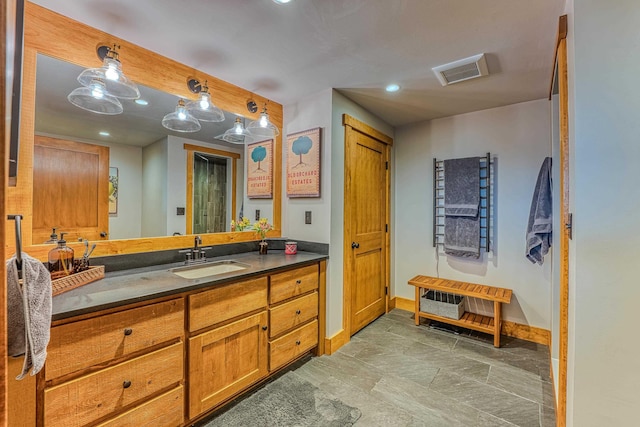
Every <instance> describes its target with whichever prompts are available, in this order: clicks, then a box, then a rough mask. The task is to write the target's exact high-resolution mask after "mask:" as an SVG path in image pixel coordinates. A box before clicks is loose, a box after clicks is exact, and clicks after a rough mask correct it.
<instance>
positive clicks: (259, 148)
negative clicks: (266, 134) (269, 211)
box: [246, 139, 273, 199]
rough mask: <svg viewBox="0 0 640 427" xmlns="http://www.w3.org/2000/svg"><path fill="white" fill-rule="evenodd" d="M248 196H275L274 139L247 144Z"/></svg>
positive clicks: (255, 197)
mask: <svg viewBox="0 0 640 427" xmlns="http://www.w3.org/2000/svg"><path fill="white" fill-rule="evenodd" d="M246 157H247V197H248V198H250V199H271V198H273V139H269V140H267V141H262V142H255V143H253V144H249V145H247V156H246Z"/></svg>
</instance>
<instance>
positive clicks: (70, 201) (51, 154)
mask: <svg viewBox="0 0 640 427" xmlns="http://www.w3.org/2000/svg"><path fill="white" fill-rule="evenodd" d="M53 227H55V228H57V230H58V234H59V233H60V232H66V233H68V234H67V235H66V236H65V239H66V240H67V241H76V240H78V239H79V238H82V239H89V240H105V239H107V238H108V235H109V147H104V146H101V145H93V144H85V143H81V142H74V141H66V140H62V139H55V138H48V137H44V136H36V137H35V139H34V153H33V237H32V244H38V243H43V242H45V241H47V240H49V235H50V234H51V229H52V228H53Z"/></svg>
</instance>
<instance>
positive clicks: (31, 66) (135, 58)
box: [5, 2, 283, 260]
mask: <svg viewBox="0 0 640 427" xmlns="http://www.w3.org/2000/svg"><path fill="white" fill-rule="evenodd" d="M113 44H117V45H119V46H120V49H119V54H120V58H122V62H123V68H124V71H125V73H126V74H127V76H128V77H129V78H130V79H131V80H133V81H135V82H138V83H141V84H144V85H146V86H149V87H152V88H154V89H158V90H161V91H164V92H167V93H171V94H174V95H176V96H180V97H183V98H185V99H194V98H195V96H194V94H192V93H191V92H190V91H189V90H188V88H187V84H186V82H187V79H188V78H189V77H195V78H197V79H199V80H200V81H204V80H207V81H208V84H209V88H210V90H211V93H212V99H213V102H214V103H215V104H216V105H217V106H218V107H220V108H221V109H223V110H226V111H229V112H231V113H234V114H238V115H242V116H245V117H246V118H247V119H249V120H254V119H257V118H258V117H259V113H250V112H248V111H247V108H246V104H247V101H248V100H249V99H253V100H254V101H255V102H256V103H257V104H258V105H262V104H264V103H268V105H269V116H270V119H271V121H272V122H273V124H274V125H276V126H277V127H278V128H279V129H282V120H283V119H282V105H280V104H278V103H275V102H271V101H270V100H269V99H267V98H263V97H261V96H258V95H255V94H253V93H251V92H249V91H248V90H245V89H242V88H239V87H237V86H235V85H232V84H230V83H227V82H225V81H222V80H220V79H217V78H216V77H214V76H211V75H208V74H206V73H203V72H200V71H198V70H196V69H194V68H192V67H188V66H186V65H183V64H180V63H178V62H175V61H173V60H171V59H169V58H166V57H164V56H161V55H159V54H157V53H154V52H151V51H149V50H147V49H144V48H142V47H140V46H136V45H134V44H132V43H129V42H127V41H126V40H121V39H119V38H117V37H115V36H112V35H110V34H107V33H105V32H102V31H99V30H97V29H95V28H92V27H89V26H88V25H85V24H83V23H80V22H77V21H74V20H72V19H70V18H67V17H65V16H62V15H60V14H57V13H55V12H52V11H50V10H48V9H45V8H43V7H41V6H38V5H36V4H33V3H29V2H27V3H26V5H25V35H24V66H23V80H22V104H21V123H20V134H21V136H22V137H21V142H20V153H19V161H18V162H19V163H18V171H19V173H18V180H17V184H16V186H15V187H9V188H8V191H7V198H6V211H7V212H8V213H11V214H20V215H23V233H22V241H23V248H24V251H25V252H27V253H29V254H30V255H31V256H33V257H36V258H38V259H40V260H45V259H46V257H47V253H48V252H49V250H50V249H51V247H52V246H51V245H32V244H31V243H32V235H31V228H32V220H33V151H34V148H33V147H34V146H33V142H34V132H35V87H36V56H37V54H38V53H41V54H44V55H48V56H51V57H54V58H58V59H62V60H64V61H67V62H71V63H74V64H77V65H79V66H81V67H84V68H89V67H99V66H101V63H102V62H101V60H100V58H99V57H98V56H97V54H96V48H97V47H98V46H100V45H108V46H110V45H113ZM274 142H275V143H274V149H273V218H270V220H271V221H272V224H273V226H274V229H273V230H272V231H270V232H269V234H268V236H269V237H279V236H281V223H280V221H281V210H282V203H281V197H282V134H280V135H278V136H277V137H276V138H275V141H274ZM13 226H14V224H13V221H6V223H5V231H6V232H7V235H11V232H12V230H13ZM201 237H202V243H203V245H219V244H224V243H233V242H246V241H252V240H257V238H256V236H255V234H254V233H247V232H227V233H212V234H203V235H202V236H201ZM10 240H11V241H7V242H6V243H5V249H6V251H7V253H8V254H10V253H13V251H15V243H14V242H13V239H10ZM96 243H97V247H96V249H95V251H94V256H104V255H115V254H126V253H135V252H148V251H154V250H166V249H178V248H185V247H190V246H192V245H193V236H189V235H186V236H172V237H149V238H136V239H122V240H107V241H96ZM70 246H72V247H75V248H74V249H77V250H82V248H81V246H82V244H81V243H70Z"/></svg>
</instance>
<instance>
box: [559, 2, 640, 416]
mask: <svg viewBox="0 0 640 427" xmlns="http://www.w3.org/2000/svg"><path fill="white" fill-rule="evenodd" d="M573 11H574V14H575V15H574V16H573V18H574V20H573V21H574V23H575V28H574V29H573V34H572V35H573V37H574V39H573V43H574V46H575V57H574V58H571V57H570V60H573V61H574V62H573V65H574V66H575V74H574V77H575V80H574V82H573V83H574V84H575V93H574V98H573V99H571V100H572V101H573V106H574V109H575V119H574V127H573V128H571V129H570V133H573V134H574V147H573V148H574V153H573V157H574V170H573V172H572V177H573V179H574V187H573V194H572V197H573V201H574V237H573V244H574V245H575V247H574V249H575V250H574V253H573V257H572V258H571V260H570V261H571V262H572V263H573V264H574V266H573V267H574V268H573V269H572V270H571V271H570V275H573V278H572V279H571V282H570V286H571V289H572V291H573V292H572V294H573V296H572V298H571V299H570V303H571V304H572V306H573V307H572V312H573V316H572V317H570V323H569V334H570V342H569V345H570V348H571V347H572V346H573V349H572V351H571V352H570V354H569V368H570V369H569V383H570V384H571V385H570V390H569V391H570V393H569V411H570V421H571V423H570V424H569V425H573V426H580V427H583V426H603V425H606V426H635V425H638V412H637V410H638V408H639V407H640V393H638V384H640V357H638V354H639V353H640V341H638V339H637V338H636V336H637V323H638V322H637V313H638V301H639V300H640V286H639V284H638V271H637V269H636V266H637V263H638V255H639V254H640V251H639V248H640V222H639V221H638V212H640V186H639V185H638V183H639V182H640V167H639V165H640V142H639V140H638V135H640V120H638V114H639V112H640V84H639V83H638V71H639V70H640V57H639V56H638V52H639V47H640V31H638V22H640V2H638V1H637V0H617V1H615V2H605V1H595V0H582V1H576V2H575V3H574V5H573ZM570 23H571V21H570Z"/></svg>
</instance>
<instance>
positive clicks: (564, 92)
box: [549, 15, 570, 427]
mask: <svg viewBox="0 0 640 427" xmlns="http://www.w3.org/2000/svg"><path fill="white" fill-rule="evenodd" d="M567 33H568V31H567V15H562V16H560V18H559V21H558V33H557V35H556V45H555V52H554V53H555V55H554V67H553V70H552V74H551V84H550V87H549V100H551V99H552V96H553V88H554V81H555V75H556V71H557V74H558V80H557V84H558V95H559V114H558V115H559V131H560V135H559V136H560V191H561V195H560V198H561V205H560V221H561V227H562V229H561V230H560V245H559V246H560V295H559V297H560V312H559V313H557V314H558V315H559V328H558V329H559V330H558V334H559V337H558V389H557V390H555V393H556V426H557V427H565V426H566V423H567V359H568V348H569V229H568V228H567V227H566V224H568V223H569V207H570V205H569V179H568V178H569V101H568V100H569V84H568V75H567V69H568V63H567ZM552 344H553V340H551V345H552ZM551 345H550V347H551Z"/></svg>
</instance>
